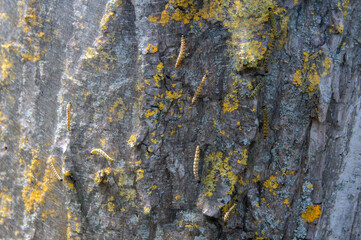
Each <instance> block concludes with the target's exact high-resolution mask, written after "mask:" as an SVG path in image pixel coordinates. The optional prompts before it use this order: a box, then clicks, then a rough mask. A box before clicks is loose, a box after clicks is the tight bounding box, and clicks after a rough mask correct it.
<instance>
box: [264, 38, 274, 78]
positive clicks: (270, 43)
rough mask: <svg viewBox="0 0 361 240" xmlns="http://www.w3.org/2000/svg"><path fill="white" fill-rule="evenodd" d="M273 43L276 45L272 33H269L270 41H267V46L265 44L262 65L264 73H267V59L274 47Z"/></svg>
mask: <svg viewBox="0 0 361 240" xmlns="http://www.w3.org/2000/svg"><path fill="white" fill-rule="evenodd" d="M275 43H276V41H275V36H274V34H273V33H271V36H270V39H269V41H268V44H267V51H266V53H265V57H264V63H263V68H264V71H265V72H266V73H268V63H269V58H270V56H271V53H272V51H273V48H274V47H275Z"/></svg>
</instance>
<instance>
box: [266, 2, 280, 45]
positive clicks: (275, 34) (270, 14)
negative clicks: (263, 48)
mask: <svg viewBox="0 0 361 240" xmlns="http://www.w3.org/2000/svg"><path fill="white" fill-rule="evenodd" d="M268 12H269V18H270V20H271V24H272V33H273V35H274V37H275V38H278V37H279V36H278V34H277V25H276V19H275V15H274V14H273V11H272V8H268Z"/></svg>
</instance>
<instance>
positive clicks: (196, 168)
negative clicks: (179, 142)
mask: <svg viewBox="0 0 361 240" xmlns="http://www.w3.org/2000/svg"><path fill="white" fill-rule="evenodd" d="M199 152H200V147H199V145H198V146H197V148H196V153H195V155H194V162H193V174H194V177H195V179H196V180H197V182H199V176H198V163H199Z"/></svg>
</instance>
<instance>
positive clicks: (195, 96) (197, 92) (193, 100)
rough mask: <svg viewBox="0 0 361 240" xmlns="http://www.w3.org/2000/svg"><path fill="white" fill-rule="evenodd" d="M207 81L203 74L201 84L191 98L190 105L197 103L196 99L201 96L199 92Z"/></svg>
mask: <svg viewBox="0 0 361 240" xmlns="http://www.w3.org/2000/svg"><path fill="white" fill-rule="evenodd" d="M206 80H207V74H204V76H203V78H202V81H201V84H200V85H199V87H198V88H197V91H196V92H195V94H194V96H193V98H192V104H195V103H196V101H197V98H198V96H199V94H201V91H202V89H203V86H204V84H205V83H206Z"/></svg>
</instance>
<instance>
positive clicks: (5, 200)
mask: <svg viewBox="0 0 361 240" xmlns="http://www.w3.org/2000/svg"><path fill="white" fill-rule="evenodd" d="M6 191H7V189H5V191H4V192H1V193H0V224H3V223H4V219H5V218H10V214H11V205H12V202H13V201H12V200H13V199H12V198H11V196H10V194H8V193H6Z"/></svg>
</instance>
